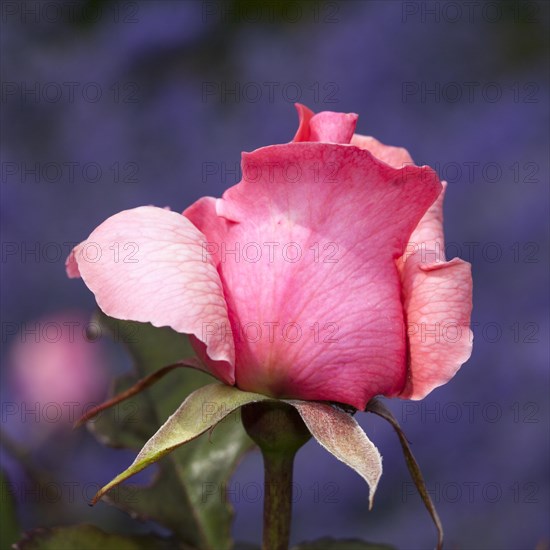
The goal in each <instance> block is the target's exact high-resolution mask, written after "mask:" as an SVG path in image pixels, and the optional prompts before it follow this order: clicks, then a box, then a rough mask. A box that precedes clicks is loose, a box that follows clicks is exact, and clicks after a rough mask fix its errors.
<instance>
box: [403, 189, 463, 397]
mask: <svg viewBox="0 0 550 550" xmlns="http://www.w3.org/2000/svg"><path fill="white" fill-rule="evenodd" d="M445 186H446V184H445V183H444V188H445ZM443 198H444V192H443V193H441V195H440V196H439V197H438V199H437V201H436V202H435V203H434V204H433V205H432V207H431V208H430V209H429V210H428V212H427V213H426V214H425V216H424V217H423V218H422V220H421V221H420V223H419V224H418V227H417V228H416V229H415V231H414V232H413V234H412V235H411V238H410V241H409V244H408V245H407V252H406V253H405V255H404V257H403V258H401V259H400V260H399V261H398V267H399V270H400V273H401V279H402V285H403V297H404V303H403V307H404V309H405V315H406V319H407V335H408V342H409V355H410V357H409V374H408V378H407V384H406V386H405V389H404V390H403V392H402V394H401V395H400V397H402V398H405V399H422V398H423V397H425V396H426V395H427V394H428V393H430V392H431V391H432V390H433V389H435V388H437V387H438V386H441V385H443V384H445V383H446V382H448V381H449V380H450V379H451V378H452V377H453V376H454V375H455V373H456V372H457V371H458V369H459V368H460V367H461V365H462V364H463V363H465V362H466V361H467V360H468V358H469V357H470V355H471V352H472V342H473V335H472V331H471V330H470V328H469V327H470V315H471V311H472V275H471V265H470V264H469V263H467V262H465V261H463V260H461V259H459V258H455V259H453V260H451V261H450V262H447V261H446V260H445V243H444V240H443Z"/></svg>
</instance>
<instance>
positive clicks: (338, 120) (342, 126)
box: [292, 103, 358, 144]
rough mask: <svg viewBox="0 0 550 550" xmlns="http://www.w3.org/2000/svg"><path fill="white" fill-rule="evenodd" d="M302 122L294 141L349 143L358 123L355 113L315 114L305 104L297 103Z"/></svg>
mask: <svg viewBox="0 0 550 550" xmlns="http://www.w3.org/2000/svg"><path fill="white" fill-rule="evenodd" d="M296 110H297V111H298V117H299V119H300V124H299V127H298V131H297V132H296V135H295V136H294V139H293V140H292V141H293V142H300V141H319V142H322V143H342V144H348V143H349V142H350V140H351V138H352V137H353V132H354V131H355V126H356V125H357V118H358V117H357V115H356V114H355V113H335V112H332V111H323V112H321V113H317V114H314V113H313V111H311V110H310V109H308V108H307V107H306V106H305V105H302V104H300V103H296Z"/></svg>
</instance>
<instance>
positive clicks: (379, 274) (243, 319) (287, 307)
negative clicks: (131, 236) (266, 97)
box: [185, 143, 441, 408]
mask: <svg viewBox="0 0 550 550" xmlns="http://www.w3.org/2000/svg"><path fill="white" fill-rule="evenodd" d="M440 190H441V185H440V183H439V180H438V179H437V176H436V175H435V173H434V172H433V171H432V170H430V169H428V168H418V167H415V166H408V167H406V168H405V169H403V170H396V169H394V168H392V167H390V166H389V165H387V164H384V163H382V162H380V161H377V160H376V159H375V158H374V157H373V156H372V155H371V154H370V153H369V152H368V151H362V150H360V149H358V148H357V147H343V146H341V145H333V144H322V143H291V144H287V145H278V146H272V147H265V148H262V149H258V150H257V151H255V152H253V153H250V154H244V155H243V181H242V182H241V183H239V184H238V185H236V186H234V187H232V188H231V189H229V190H228V191H227V192H226V193H225V194H224V196H223V199H220V200H218V201H216V202H214V201H213V200H211V199H210V200H209V201H208V203H203V204H201V205H199V206H197V207H195V209H194V210H193V209H191V210H188V211H186V212H185V215H186V216H188V217H189V218H190V219H191V221H192V222H193V223H194V224H195V225H196V226H197V227H198V228H199V229H200V230H201V231H202V232H203V233H205V235H206V238H207V240H208V241H218V245H219V250H218V255H217V256H216V262H218V264H217V265H218V270H219V272H220V276H221V279H222V282H223V286H224V290H225V297H226V300H227V304H228V311H229V318H230V322H231V327H230V328H229V330H230V331H233V336H234V338H235V347H236V383H237V385H238V386H239V387H240V388H241V389H244V390H248V391H258V392H262V393H265V394H268V395H274V396H278V397H296V398H300V399H305V400H327V401H339V402H343V403H348V404H351V405H354V406H356V407H358V408H362V407H364V406H365V404H366V402H367V401H368V400H369V399H370V398H372V397H373V396H374V395H377V394H386V395H396V394H398V393H400V392H401V391H402V389H403V386H404V384H405V376H406V346H405V339H404V338H403V330H404V329H403V324H404V319H403V309H402V304H401V283H400V279H399V274H398V271H397V267H396V260H397V258H399V257H400V256H402V255H403V252H404V250H405V245H406V243H407V240H408V238H409V236H410V234H411V232H412V231H413V229H414V228H415V227H416V226H417V224H418V222H419V220H420V219H421V217H422V216H423V214H424V213H425V212H426V210H427V209H428V207H429V206H430V205H431V204H432V203H433V201H434V200H435V198H436V197H437V195H438V194H439V192H440ZM206 206H207V207H208V209H209V212H210V213H212V212H213V210H214V208H215V210H216V213H217V216H218V220H219V221H217V222H216V224H215V225H214V226H213V224H212V219H213V218H212V217H211V216H210V215H209V216H206V215H205V214H204V209H205V208H206ZM220 217H221V218H225V219H220ZM298 253H299V254H300V258H299V259H298V260H296V254H298ZM332 382H333V383H332Z"/></svg>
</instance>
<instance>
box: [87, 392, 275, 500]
mask: <svg viewBox="0 0 550 550" xmlns="http://www.w3.org/2000/svg"><path fill="white" fill-rule="evenodd" d="M269 399H270V398H269V397H266V396H264V395H260V394H259V393H250V392H244V391H241V390H239V389H237V388H235V387H233V386H226V385H224V384H219V383H215V384H209V385H208V386H204V387H202V388H199V389H198V390H196V391H195V392H193V393H192V394H191V395H190V396H189V397H187V399H186V400H185V401H184V402H183V403H182V404H181V406H180V407H179V408H178V409H177V410H176V412H175V413H174V414H173V415H172V416H170V418H169V419H168V420H167V421H166V422H165V423H164V424H163V425H162V426H161V427H160V429H159V430H158V432H157V433H156V434H155V435H154V436H153V437H152V438H151V439H150V440H149V441H148V442H147V443H146V444H145V446H144V447H143V449H141V451H140V452H139V454H138V456H137V457H136V459H135V460H134V462H133V463H132V464H131V465H130V467H129V468H127V469H126V470H125V471H124V472H122V473H121V474H119V475H118V476H117V477H115V479H113V480H112V481H111V482H110V483H108V484H107V485H105V486H104V487H103V488H102V489H101V490H100V491H98V493H97V494H96V496H95V497H94V499H93V503H95V502H97V500H98V499H100V498H101V497H102V496H103V495H104V494H105V493H106V492H107V491H109V490H111V489H112V488H113V487H116V486H117V485H119V484H120V483H122V482H123V481H124V480H126V479H128V478H129V477H130V476H133V475H134V474H137V473H138V472H141V470H143V469H144V468H146V467H147V466H149V465H151V464H153V463H154V462H157V461H158V460H160V459H161V458H162V457H163V456H165V455H166V454H168V453H170V452H171V451H173V450H174V449H175V448H176V447H179V446H181V445H183V444H184V443H187V442H188V441H191V440H192V439H195V438H196V437H198V436H199V435H201V434H203V433H204V432H205V431H206V430H208V429H210V428H212V427H214V426H216V424H218V423H219V422H221V421H222V420H223V419H224V418H225V417H226V416H227V415H228V414H230V413H232V412H233V411H235V410H237V409H239V408H241V407H242V406H243V405H247V404H248V403H255V402H258V401H266V400H269Z"/></svg>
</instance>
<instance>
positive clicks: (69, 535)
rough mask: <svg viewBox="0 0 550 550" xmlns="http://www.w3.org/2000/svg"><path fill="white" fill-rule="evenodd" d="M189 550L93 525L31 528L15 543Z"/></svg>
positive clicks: (39, 548)
mask: <svg viewBox="0 0 550 550" xmlns="http://www.w3.org/2000/svg"><path fill="white" fill-rule="evenodd" d="M115 548H116V550H151V549H153V548H154V549H155V550H176V549H177V550H191V547H189V546H185V545H182V544H181V543H177V542H176V541H173V540H169V539H164V538H162V537H159V536H156V535H133V536H124V535H113V534H110V533H105V532H104V531H101V529H98V528H97V527H94V526H93V525H72V526H70V527H54V528H49V529H44V528H40V529H34V530H32V531H30V532H28V533H25V535H24V536H23V539H22V540H21V541H19V542H18V543H17V544H16V549H17V550H77V549H78V550H99V549H103V550H114V549H115Z"/></svg>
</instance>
